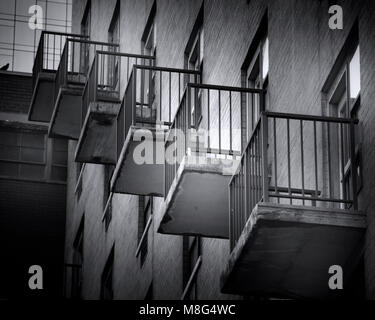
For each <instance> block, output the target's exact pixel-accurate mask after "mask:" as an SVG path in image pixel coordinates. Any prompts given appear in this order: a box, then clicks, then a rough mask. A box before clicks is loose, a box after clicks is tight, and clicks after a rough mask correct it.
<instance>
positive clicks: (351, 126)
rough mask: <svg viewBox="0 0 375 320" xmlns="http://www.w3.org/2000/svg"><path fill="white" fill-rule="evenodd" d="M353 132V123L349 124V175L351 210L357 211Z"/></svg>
mask: <svg viewBox="0 0 375 320" xmlns="http://www.w3.org/2000/svg"><path fill="white" fill-rule="evenodd" d="M355 158H356V157H355V132H354V122H353V121H352V122H350V173H351V176H352V194H353V195H352V197H353V209H354V210H358V199H357V173H356V165H355V162H356V159H355Z"/></svg>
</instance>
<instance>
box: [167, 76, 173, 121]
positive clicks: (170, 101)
mask: <svg viewBox="0 0 375 320" xmlns="http://www.w3.org/2000/svg"><path fill="white" fill-rule="evenodd" d="M168 121H169V122H171V121H172V73H171V72H169V117H168Z"/></svg>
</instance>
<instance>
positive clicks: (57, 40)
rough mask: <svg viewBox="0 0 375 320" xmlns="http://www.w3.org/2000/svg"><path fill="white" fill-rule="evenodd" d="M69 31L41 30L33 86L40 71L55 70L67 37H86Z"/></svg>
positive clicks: (34, 66)
mask: <svg viewBox="0 0 375 320" xmlns="http://www.w3.org/2000/svg"><path fill="white" fill-rule="evenodd" d="M87 38H88V37H87V36H83V35H79V34H71V33H62V32H52V31H42V33H41V35H40V40H39V44H38V48H37V51H36V55H35V60H34V65H33V87H34V86H35V84H36V80H37V78H38V74H39V73H40V72H53V71H56V70H57V68H58V66H59V63H60V57H61V53H62V51H63V48H64V46H65V42H66V40H67V39H87Z"/></svg>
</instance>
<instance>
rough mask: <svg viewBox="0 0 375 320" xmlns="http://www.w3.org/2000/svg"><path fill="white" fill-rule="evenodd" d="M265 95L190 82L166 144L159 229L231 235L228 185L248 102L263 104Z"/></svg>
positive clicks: (202, 234)
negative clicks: (163, 192) (163, 196)
mask: <svg viewBox="0 0 375 320" xmlns="http://www.w3.org/2000/svg"><path fill="white" fill-rule="evenodd" d="M263 96H264V92H263V91H262V90H257V89H245V88H236V87H224V86H214V85H198V84H188V86H187V89H186V91H185V95H184V98H183V100H182V102H181V104H180V108H179V109H178V112H177V114H176V116H175V119H174V122H173V124H172V127H171V130H170V134H169V136H168V139H167V142H166V144H165V148H166V155H167V156H166V158H165V170H164V171H165V201H164V208H163V213H162V214H163V218H162V220H161V223H160V225H159V229H158V232H160V233H165V234H175V235H199V236H204V237H212V238H224V239H227V238H229V220H228V207H229V200H228V184H229V181H230V179H231V176H232V175H233V172H234V169H235V168H236V167H237V165H238V161H239V158H240V155H241V150H242V139H243V135H244V133H245V131H246V125H247V124H246V122H244V121H243V120H244V119H246V117H245V113H246V106H250V105H251V104H254V105H256V106H257V107H258V108H259V106H260V105H263ZM242 115H243V116H242ZM171 148H172V149H171ZM173 149H175V152H174V153H172V150H173Z"/></svg>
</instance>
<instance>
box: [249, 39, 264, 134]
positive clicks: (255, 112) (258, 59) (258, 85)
mask: <svg viewBox="0 0 375 320" xmlns="http://www.w3.org/2000/svg"><path fill="white" fill-rule="evenodd" d="M268 70H269V58H268V38H267V36H265V37H264V38H263V39H262V40H261V41H260V43H259V47H258V49H257V51H256V53H255V55H254V57H253V59H252V61H251V63H250V65H249V68H248V69H247V73H246V76H247V78H246V87H247V88H253V89H266V88H267V84H268ZM247 104H248V105H247V115H248V117H247V126H248V128H249V129H250V130H249V133H250V132H252V131H253V130H254V128H255V125H256V123H257V122H258V119H259V116H260V112H261V108H262V107H261V106H260V100H259V96H257V95H252V96H251V98H250V99H247Z"/></svg>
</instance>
